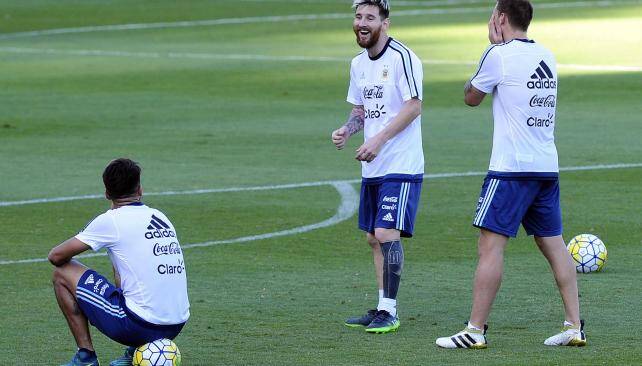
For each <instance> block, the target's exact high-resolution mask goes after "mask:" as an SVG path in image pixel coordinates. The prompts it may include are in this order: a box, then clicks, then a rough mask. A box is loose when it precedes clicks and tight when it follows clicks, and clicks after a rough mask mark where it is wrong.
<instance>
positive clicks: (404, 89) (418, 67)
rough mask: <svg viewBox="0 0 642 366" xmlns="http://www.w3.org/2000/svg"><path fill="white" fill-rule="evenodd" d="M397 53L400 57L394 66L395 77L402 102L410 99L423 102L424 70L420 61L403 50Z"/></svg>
mask: <svg viewBox="0 0 642 366" xmlns="http://www.w3.org/2000/svg"><path fill="white" fill-rule="evenodd" d="M395 50H397V49H395ZM398 52H399V56H400V57H399V58H398V59H397V62H396V64H395V67H396V70H395V75H397V87H398V88H399V90H400V91H401V98H402V99H403V101H404V102H407V101H408V100H410V99H412V98H417V99H419V100H423V78H424V70H423V65H422V63H421V60H420V59H419V57H417V56H416V55H415V54H414V53H412V52H410V51H409V50H407V49H405V48H400V49H398Z"/></svg>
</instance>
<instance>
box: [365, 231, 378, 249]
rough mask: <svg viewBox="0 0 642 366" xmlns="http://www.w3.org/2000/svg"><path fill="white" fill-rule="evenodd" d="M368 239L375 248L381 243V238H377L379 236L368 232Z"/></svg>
mask: <svg viewBox="0 0 642 366" xmlns="http://www.w3.org/2000/svg"><path fill="white" fill-rule="evenodd" d="M366 240H367V241H368V244H369V245H370V246H371V247H372V248H375V249H378V248H379V244H380V243H379V240H377V238H376V237H375V236H374V235H372V234H370V233H368V235H367V236H366Z"/></svg>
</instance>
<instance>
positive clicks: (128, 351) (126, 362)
mask: <svg viewBox="0 0 642 366" xmlns="http://www.w3.org/2000/svg"><path fill="white" fill-rule="evenodd" d="M134 352H136V347H127V348H125V354H124V355H122V356H120V357H118V358H117V359H115V360H113V361H112V362H110V363H109V366H131V365H132V359H133V358H134Z"/></svg>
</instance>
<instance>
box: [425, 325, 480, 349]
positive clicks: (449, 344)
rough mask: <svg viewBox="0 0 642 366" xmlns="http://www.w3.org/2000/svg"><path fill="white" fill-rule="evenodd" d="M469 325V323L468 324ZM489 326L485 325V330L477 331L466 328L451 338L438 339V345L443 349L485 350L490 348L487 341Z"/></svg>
mask: <svg viewBox="0 0 642 366" xmlns="http://www.w3.org/2000/svg"><path fill="white" fill-rule="evenodd" d="M466 324H468V323H466ZM487 329H488V326H487V325H484V330H483V331H482V330H477V329H472V328H468V326H466V328H464V330H462V331H461V332H459V333H457V334H454V335H452V336H451V337H441V338H437V341H436V342H435V343H437V345H438V346H439V347H441V348H451V349H452V348H471V349H484V348H486V347H488V342H487V341H486V330H487Z"/></svg>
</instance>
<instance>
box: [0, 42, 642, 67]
mask: <svg viewBox="0 0 642 366" xmlns="http://www.w3.org/2000/svg"><path fill="white" fill-rule="evenodd" d="M0 53H15V54H36V55H58V56H82V57H125V58H152V59H187V60H236V61H276V62H288V61H294V62H343V63H348V62H350V59H348V58H343V57H324V56H321V57H318V56H297V55H292V56H285V55H284V56H271V55H241V54H227V55H225V54H216V53H202V52H165V53H163V52H130V51H105V50H61V49H54V48H24V47H0ZM423 63H424V64H427V65H477V64H478V63H477V62H476V61H457V60H423ZM557 67H558V68H561V69H571V70H583V71H613V72H642V66H623V65H579V64H558V65H557Z"/></svg>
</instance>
